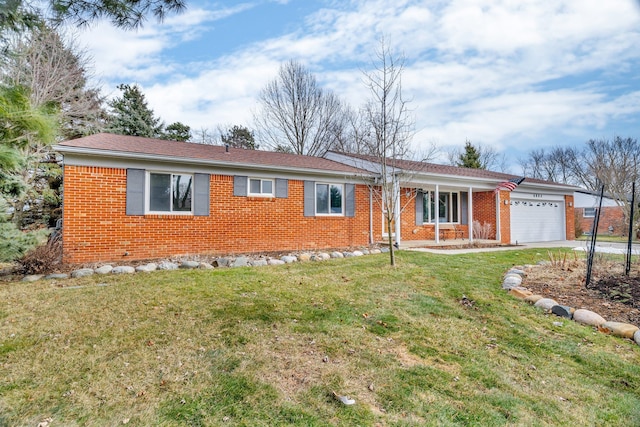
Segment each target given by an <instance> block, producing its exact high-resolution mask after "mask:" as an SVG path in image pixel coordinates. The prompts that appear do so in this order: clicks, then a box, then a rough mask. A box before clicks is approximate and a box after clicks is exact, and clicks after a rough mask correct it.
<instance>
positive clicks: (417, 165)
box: [338, 153, 573, 188]
mask: <svg viewBox="0 0 640 427" xmlns="http://www.w3.org/2000/svg"><path fill="white" fill-rule="evenodd" d="M338 154H343V155H345V156H350V157H353V158H356V159H361V160H364V161H368V162H374V163H377V162H378V160H377V158H376V157H374V156H368V155H365V154H352V153H348V154H347V153H338ZM387 164H388V165H389V166H392V167H395V168H398V169H403V170H406V171H411V172H416V173H418V174H434V175H445V176H459V177H468V178H485V179H492V180H496V181H508V180H510V179H513V178H519V177H521V176H518V175H511V174H507V173H502V172H494V171H489V170H484V169H473V168H463V167H459V166H450V165H440V164H436V163H428V162H419V161H412V160H400V159H387ZM525 182H527V183H536V184H549V185H558V186H562V187H571V188H573V186H571V185H566V184H559V183H557V182H552V181H545V180H542V179H534V178H526V180H525Z"/></svg>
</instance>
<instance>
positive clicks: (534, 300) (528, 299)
mask: <svg viewBox="0 0 640 427" xmlns="http://www.w3.org/2000/svg"><path fill="white" fill-rule="evenodd" d="M542 298H544V297H543V296H542V295H529V296H528V297H525V299H524V300H525V301H526V302H528V303H529V304H535V303H537V302H538V301H539V300H541V299H542Z"/></svg>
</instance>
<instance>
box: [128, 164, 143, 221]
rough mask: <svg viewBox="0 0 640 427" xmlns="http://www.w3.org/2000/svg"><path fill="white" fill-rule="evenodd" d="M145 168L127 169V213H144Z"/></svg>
mask: <svg viewBox="0 0 640 427" xmlns="http://www.w3.org/2000/svg"><path fill="white" fill-rule="evenodd" d="M144 177H145V171H144V169H127V204H126V209H125V213H126V214H127V215H144Z"/></svg>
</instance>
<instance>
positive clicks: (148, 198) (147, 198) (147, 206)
mask: <svg viewBox="0 0 640 427" xmlns="http://www.w3.org/2000/svg"><path fill="white" fill-rule="evenodd" d="M151 174H158V175H169V176H171V185H172V186H173V176H174V175H189V176H191V210H189V211H173V210H170V211H152V210H151V209H150V206H151ZM194 181H195V177H194V174H192V173H188V172H167V171H153V170H151V171H150V170H147V171H146V177H145V195H144V198H145V201H144V210H145V215H193V198H194V193H193V184H194ZM171 191H172V192H173V189H171ZM170 207H171V209H173V203H171V204H170Z"/></svg>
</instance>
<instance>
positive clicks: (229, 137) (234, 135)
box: [220, 125, 258, 150]
mask: <svg viewBox="0 0 640 427" xmlns="http://www.w3.org/2000/svg"><path fill="white" fill-rule="evenodd" d="M220 139H221V140H222V143H223V144H225V145H227V144H228V145H229V146H230V147H234V148H244V149H247V150H257V149H258V146H257V145H256V140H255V137H254V135H253V132H252V131H250V130H249V129H248V128H246V127H244V126H238V125H234V126H233V127H232V128H230V129H229V130H227V132H225V133H223V134H222V135H221V136H220Z"/></svg>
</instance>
